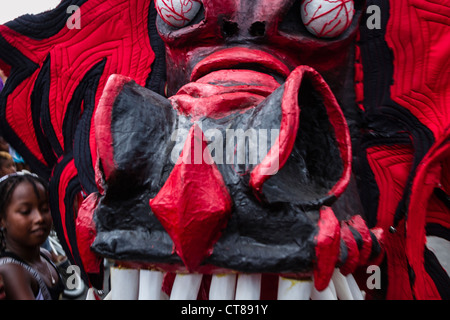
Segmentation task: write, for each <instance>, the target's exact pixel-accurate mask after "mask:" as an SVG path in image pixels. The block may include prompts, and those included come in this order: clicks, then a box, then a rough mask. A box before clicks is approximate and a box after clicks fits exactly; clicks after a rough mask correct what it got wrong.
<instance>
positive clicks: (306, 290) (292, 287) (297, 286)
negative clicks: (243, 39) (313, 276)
mask: <svg viewBox="0 0 450 320" xmlns="http://www.w3.org/2000/svg"><path fill="white" fill-rule="evenodd" d="M312 286H313V283H312V280H294V279H287V278H283V277H279V278H278V300H309V298H310V297H311V290H312Z"/></svg>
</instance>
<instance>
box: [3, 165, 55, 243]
mask: <svg viewBox="0 0 450 320" xmlns="http://www.w3.org/2000/svg"><path fill="white" fill-rule="evenodd" d="M22 182H28V183H30V184H31V185H32V186H33V189H34V192H35V194H36V196H37V197H38V199H39V191H38V184H41V185H42V186H43V187H44V189H45V192H46V194H48V184H47V181H45V180H44V179H42V178H41V177H39V176H38V175H36V174H34V173H30V172H28V171H25V170H24V171H19V172H15V173H11V174H8V175H6V176H3V177H1V178H0V219H2V218H3V219H4V218H6V210H7V208H8V206H9V205H10V203H11V197H12V194H13V193H14V190H15V189H16V187H17V186H18V185H19V184H20V183H22ZM3 236H4V235H3V230H0V252H2V251H3V250H4V249H5V248H4V243H3V240H4V239H3Z"/></svg>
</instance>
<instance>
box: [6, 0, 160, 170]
mask: <svg viewBox="0 0 450 320" xmlns="http://www.w3.org/2000/svg"><path fill="white" fill-rule="evenodd" d="M149 4H150V1H148V0H134V1H128V0H111V1H103V0H91V1H87V2H86V3H84V4H83V5H82V6H81V7H80V10H81V12H82V14H81V24H82V27H81V28H80V29H76V28H74V29H69V28H66V27H63V28H62V29H61V30H60V31H59V32H58V33H57V34H56V35H54V36H53V37H50V38H47V39H43V40H36V39H31V38H28V37H26V36H24V35H21V34H18V33H17V32H15V31H13V30H11V29H9V28H8V27H6V26H4V25H2V26H0V34H1V35H2V36H3V37H4V38H5V39H6V40H7V41H8V42H10V43H13V44H14V46H15V47H16V48H17V49H18V50H20V52H22V53H23V54H24V55H25V56H26V57H28V58H29V59H30V60H31V61H33V62H35V63H36V64H37V65H39V69H37V70H36V71H35V72H34V73H33V74H32V75H31V76H30V77H28V78H27V79H25V81H23V82H22V83H21V84H20V85H19V86H18V87H17V88H16V89H15V90H14V91H13V92H12V93H11V94H10V95H9V96H8V101H7V110H6V111H7V112H6V116H7V120H8V123H9V124H10V125H11V127H12V128H13V130H14V131H15V133H16V135H18V136H19V138H20V139H21V140H22V141H23V143H25V145H26V146H27V148H28V149H29V150H30V151H31V152H32V153H33V155H34V156H35V157H36V158H37V159H39V160H40V161H41V162H42V163H43V164H45V165H46V161H45V159H44V157H43V156H42V154H41V152H40V149H39V145H38V142H37V140H36V137H35V135H34V130H33V128H32V125H30V124H31V123H32V121H31V111H30V103H31V102H30V95H31V90H32V88H33V84H34V82H35V80H36V77H37V75H38V73H39V71H40V68H41V67H42V65H43V63H44V61H45V59H46V58H47V56H50V59H51V65H50V71H51V75H50V95H49V104H50V110H51V123H52V126H53V129H54V131H55V133H56V136H57V138H58V140H59V144H60V145H61V147H62V148H63V149H64V138H63V135H62V132H63V130H62V126H63V119H64V115H65V113H66V110H67V105H68V103H69V102H70V100H71V99H72V95H73V93H74V91H75V89H76V88H77V86H78V84H79V83H80V81H81V79H82V78H83V76H84V75H85V73H86V72H87V71H88V70H89V69H91V68H92V66H93V65H95V64H96V63H98V62H99V61H101V60H102V59H104V58H106V59H107V63H106V67H105V71H104V73H103V75H102V78H101V79H100V83H99V87H98V90H97V96H96V104H97V103H98V100H99V99H100V95H101V92H102V89H103V87H104V85H105V84H106V80H107V78H108V76H109V75H110V74H113V73H118V74H123V75H127V76H131V77H132V78H133V79H134V80H135V81H136V82H137V83H138V84H140V85H145V80H146V78H147V77H148V74H149V72H150V70H151V64H152V62H153V60H154V58H155V56H154V53H153V51H152V48H151V46H150V45H151V44H150V40H149V37H148V29H147V14H146V13H147V12H148V8H149ZM123 48H127V49H126V50H124V49H123ZM25 116H26V117H25ZM91 133H92V134H95V132H94V130H92V132H91ZM90 143H91V155H92V159H93V161H92V163H95V161H96V158H97V157H96V152H97V150H96V146H95V142H94V139H91V141H90Z"/></svg>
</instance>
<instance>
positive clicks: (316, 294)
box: [311, 281, 337, 300]
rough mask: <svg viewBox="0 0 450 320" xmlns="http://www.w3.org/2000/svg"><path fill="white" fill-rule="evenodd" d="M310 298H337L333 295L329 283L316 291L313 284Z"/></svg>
mask: <svg viewBox="0 0 450 320" xmlns="http://www.w3.org/2000/svg"><path fill="white" fill-rule="evenodd" d="M330 282H331V281H330ZM311 300H337V298H336V296H335V295H334V293H333V290H332V288H331V286H330V285H328V287H326V288H325V289H324V290H322V291H317V289H316V288H314V286H313V288H312V290H311Z"/></svg>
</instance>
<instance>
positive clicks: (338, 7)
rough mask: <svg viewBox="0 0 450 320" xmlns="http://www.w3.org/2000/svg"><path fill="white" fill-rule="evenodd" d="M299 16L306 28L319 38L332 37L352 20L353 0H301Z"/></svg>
mask: <svg viewBox="0 0 450 320" xmlns="http://www.w3.org/2000/svg"><path fill="white" fill-rule="evenodd" d="M300 11H301V17H302V21H303V24H304V25H305V27H306V29H308V31H309V32H311V33H312V34H313V35H315V36H317V37H321V38H334V37H337V36H339V35H340V34H341V33H343V32H344V31H345V30H346V29H347V28H348V26H349V25H350V23H351V22H352V19H353V15H354V13H355V9H354V6H353V0H302V3H301V6H300Z"/></svg>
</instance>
